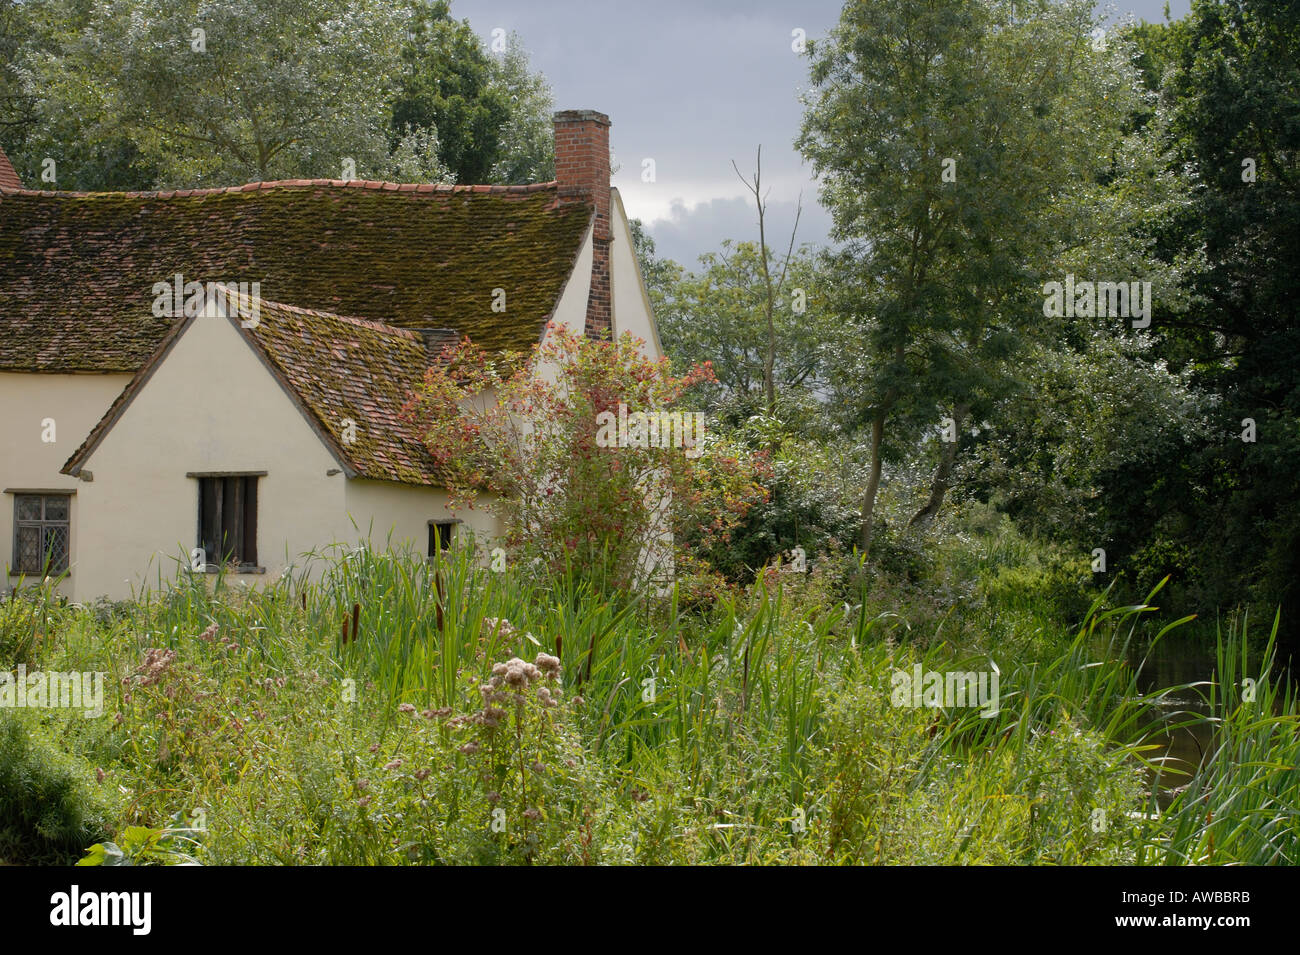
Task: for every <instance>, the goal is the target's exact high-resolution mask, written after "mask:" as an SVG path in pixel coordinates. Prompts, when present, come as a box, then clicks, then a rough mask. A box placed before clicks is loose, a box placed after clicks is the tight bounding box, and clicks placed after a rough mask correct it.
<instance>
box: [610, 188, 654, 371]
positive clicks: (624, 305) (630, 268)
mask: <svg viewBox="0 0 1300 955" xmlns="http://www.w3.org/2000/svg"><path fill="white" fill-rule="evenodd" d="M610 191H611V192H612V193H613V195H612V197H611V201H610V229H611V231H612V232H613V236H614V241H613V242H611V243H610V250H609V260H610V262H609V269H610V278H611V282H612V283H613V297H614V334H615V336H618V335H622V334H623V333H624V332H631V333H632V334H633V335H635V336H636V337H637V338H640V339H643V340H644V341H645V346H644V347H643V348H642V349H641V350H642V352H643V353H644V354H645V355H646V356H647V357H649V358H651V359H655V360H657V359H659V358H662V357H663V354H664V349H663V345H662V344H661V343H660V341H659V328H658V326H657V325H655V323H654V319H653V318H652V317H651V314H652V313H651V308H650V296H648V295H647V294H646V290H645V283H644V281H643V280H642V278H641V266H640V264H639V263H638V262H637V260H636V249H635V248H634V247H633V246H632V229H631V227H630V226H629V225H628V222H627V210H625V209H624V208H623V199H622V197H621V196H620V195H619V194H618V190H617V189H612V190H610Z"/></svg>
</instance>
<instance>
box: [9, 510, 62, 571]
mask: <svg viewBox="0 0 1300 955" xmlns="http://www.w3.org/2000/svg"><path fill="white" fill-rule="evenodd" d="M70 513H71V496H70V495H68V494H17V495H15V496H14V564H13V572H14V573H18V574H39V575H43V576H48V575H50V574H61V573H63V572H64V571H66V570H67V569H68V551H69V547H68V543H69V537H70V531H69V519H68V518H69V514H70Z"/></svg>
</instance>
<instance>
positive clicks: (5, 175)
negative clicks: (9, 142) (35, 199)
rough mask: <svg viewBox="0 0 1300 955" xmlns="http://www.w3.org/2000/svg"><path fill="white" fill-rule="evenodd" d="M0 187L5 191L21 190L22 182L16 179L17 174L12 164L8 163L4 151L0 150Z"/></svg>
mask: <svg viewBox="0 0 1300 955" xmlns="http://www.w3.org/2000/svg"><path fill="white" fill-rule="evenodd" d="M0 186H3V187H4V188H6V189H21V188H22V187H23V182H22V180H21V179H19V178H18V173H17V172H16V171H15V170H14V164H13V163H11V162H10V161H9V157H8V156H6V155H5V151H4V150H3V149H0Z"/></svg>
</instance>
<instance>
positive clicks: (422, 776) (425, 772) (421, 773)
mask: <svg viewBox="0 0 1300 955" xmlns="http://www.w3.org/2000/svg"><path fill="white" fill-rule="evenodd" d="M431 772H433V770H432V769H417V770H416V771H415V778H416V779H418V780H419V781H420V782H424V781H425V780H426V779H428V778H429V774H430V773H431Z"/></svg>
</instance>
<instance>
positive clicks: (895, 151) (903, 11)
mask: <svg viewBox="0 0 1300 955" xmlns="http://www.w3.org/2000/svg"><path fill="white" fill-rule="evenodd" d="M1092 23H1093V21H1092V14H1091V9H1090V5H1089V4H1087V3H1083V2H1077V0H1076V2H1070V3H1064V4H1055V3H1051V2H1048V0H1040V2H1033V3H1027V4H1026V3H1012V2H1009V0H1008V2H1003V0H981V2H975V3H972V2H968V0H941V2H937V3H931V4H925V5H917V4H894V3H890V2H886V0H850V2H849V3H847V4H846V5H845V8H844V10H843V13H842V15H841V19H840V23H839V25H838V26H837V27H836V29H835V30H834V31H833V32H832V33H831V35H830V37H829V38H828V39H827V41H825V43H815V44H812V45H811V47H810V55H811V56H812V70H811V75H812V82H813V87H814V88H813V90H812V92H811V94H810V96H809V99H808V102H807V112H806V114H805V119H804V123H803V127H802V131H801V134H800V136H799V139H798V145H799V147H800V149H801V150H802V151H803V153H804V155H805V156H806V157H807V158H809V159H810V160H811V161H812V162H813V164H814V168H815V170H816V172H817V173H818V174H819V175H820V176H821V177H822V182H823V186H822V199H823V202H824V203H825V204H826V205H827V206H828V207H829V208H830V210H831V213H832V217H833V222H834V231H833V236H834V238H836V239H838V240H840V241H841V242H843V243H844V246H843V249H842V251H841V252H839V253H838V254H836V255H835V256H833V258H832V261H833V266H834V269H835V271H836V274H837V279H836V281H835V282H834V286H835V288H836V289H837V292H838V295H837V298H838V303H837V305H838V310H839V311H840V313H841V314H842V316H843V320H844V322H845V323H846V325H847V326H848V327H850V328H851V329H852V330H853V332H854V333H855V335H856V336H857V339H858V347H857V348H855V349H852V350H850V351H847V352H846V353H845V354H843V355H842V360H841V362H840V365H839V368H838V371H839V374H838V375H837V381H838V382H839V383H840V384H839V388H838V391H837V398H838V399H839V402H840V403H841V404H842V406H843V407H844V408H845V409H846V410H847V413H848V414H847V417H848V423H850V424H858V423H861V424H864V425H866V426H867V427H869V428H870V439H869V440H870V449H871V465H870V471H869V474H868V478H867V484H866V489H865V491H864V494H863V501H862V529H861V537H860V541H859V544H860V547H861V549H862V551H863V552H867V551H868V550H869V548H870V544H871V538H872V534H873V526H874V521H873V518H874V510H875V502H876V497H877V494H878V491H879V487H880V481H881V474H882V467H883V462H884V459H885V457H886V455H887V454H893V455H900V454H902V453H903V452H904V450H905V449H906V448H907V446H908V443H909V441H908V435H909V431H910V429H909V428H908V427H906V425H909V424H910V425H911V426H912V427H917V426H921V424H922V423H923V422H925V421H927V420H928V421H930V422H931V425H930V426H931V427H933V422H934V420H935V418H936V417H937V415H936V414H935V412H936V411H938V410H943V411H946V412H947V416H948V417H950V418H952V419H953V424H954V425H955V433H956V436H957V438H958V439H959V438H960V435H961V432H962V430H963V425H964V423H965V419H966V418H967V417H969V416H976V417H977V418H978V417H982V416H983V415H984V414H987V413H988V412H989V411H990V409H991V407H992V406H993V405H994V403H995V402H996V401H997V400H998V399H999V397H1000V396H1002V395H1004V394H1006V393H1007V392H1008V391H1009V390H1010V389H1011V388H1012V387H1013V386H1014V382H1015V359H1016V355H1017V353H1018V351H1019V350H1020V349H1021V348H1022V347H1024V345H1025V344H1026V343H1027V342H1028V341H1031V340H1032V339H1033V337H1034V335H1035V334H1036V333H1037V329H1038V326H1039V325H1041V319H1042V311H1041V305H1042V297H1041V293H1040V291H1039V289H1040V287H1041V284H1042V276H1043V274H1044V272H1045V270H1046V268H1047V267H1048V266H1049V265H1050V264H1052V263H1053V262H1054V261H1055V260H1056V256H1057V254H1058V252H1059V251H1060V249H1061V247H1062V245H1063V244H1065V243H1067V242H1068V241H1069V240H1070V236H1069V234H1068V233H1067V234H1066V235H1064V236H1062V234H1061V229H1062V227H1063V226H1065V225H1068V224H1069V222H1070V221H1071V219H1072V218H1073V217H1074V215H1076V214H1077V212H1076V210H1075V209H1073V208H1072V198H1073V189H1074V185H1073V184H1076V183H1079V182H1091V181H1095V180H1096V179H1097V178H1098V177H1099V172H1100V170H1101V169H1102V168H1103V167H1105V165H1106V164H1107V163H1108V161H1109V158H1110V151H1111V149H1112V147H1113V144H1114V143H1115V142H1116V141H1117V140H1118V138H1119V134H1120V130H1119V126H1120V124H1121V122H1122V121H1123V120H1124V119H1125V118H1126V117H1127V116H1128V115H1129V113H1130V112H1132V103H1133V99H1134V97H1135V96H1136V95H1137V78H1136V76H1135V75H1134V73H1133V71H1132V70H1131V69H1130V68H1128V67H1127V66H1126V64H1125V61H1124V59H1123V56H1122V54H1121V51H1120V50H1119V48H1118V45H1111V46H1110V47H1109V48H1108V49H1107V50H1104V51H1094V50H1093V49H1091V47H1090V42H1089V30H1090V27H1091V26H1092ZM891 425H892V426H900V427H898V428H897V430H898V434H896V435H893V440H892V441H890V440H889V439H890V437H891V435H890V428H891ZM954 443H955V442H954ZM956 452H957V448H956V447H953V448H952V449H950V450H948V451H947V452H946V453H944V454H943V455H942V456H941V459H940V462H939V465H938V467H937V469H936V473H935V477H934V479H933V481H932V491H931V501H930V502H928V503H927V504H926V506H925V507H924V508H923V509H922V511H921V512H920V513H919V514H918V519H922V520H923V519H925V516H926V515H927V514H931V513H933V512H934V511H935V510H936V509H937V506H938V503H940V502H941V501H942V498H943V494H944V492H945V491H946V489H947V486H948V478H949V474H950V472H951V468H952V464H953V461H954V459H955V456H956Z"/></svg>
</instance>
